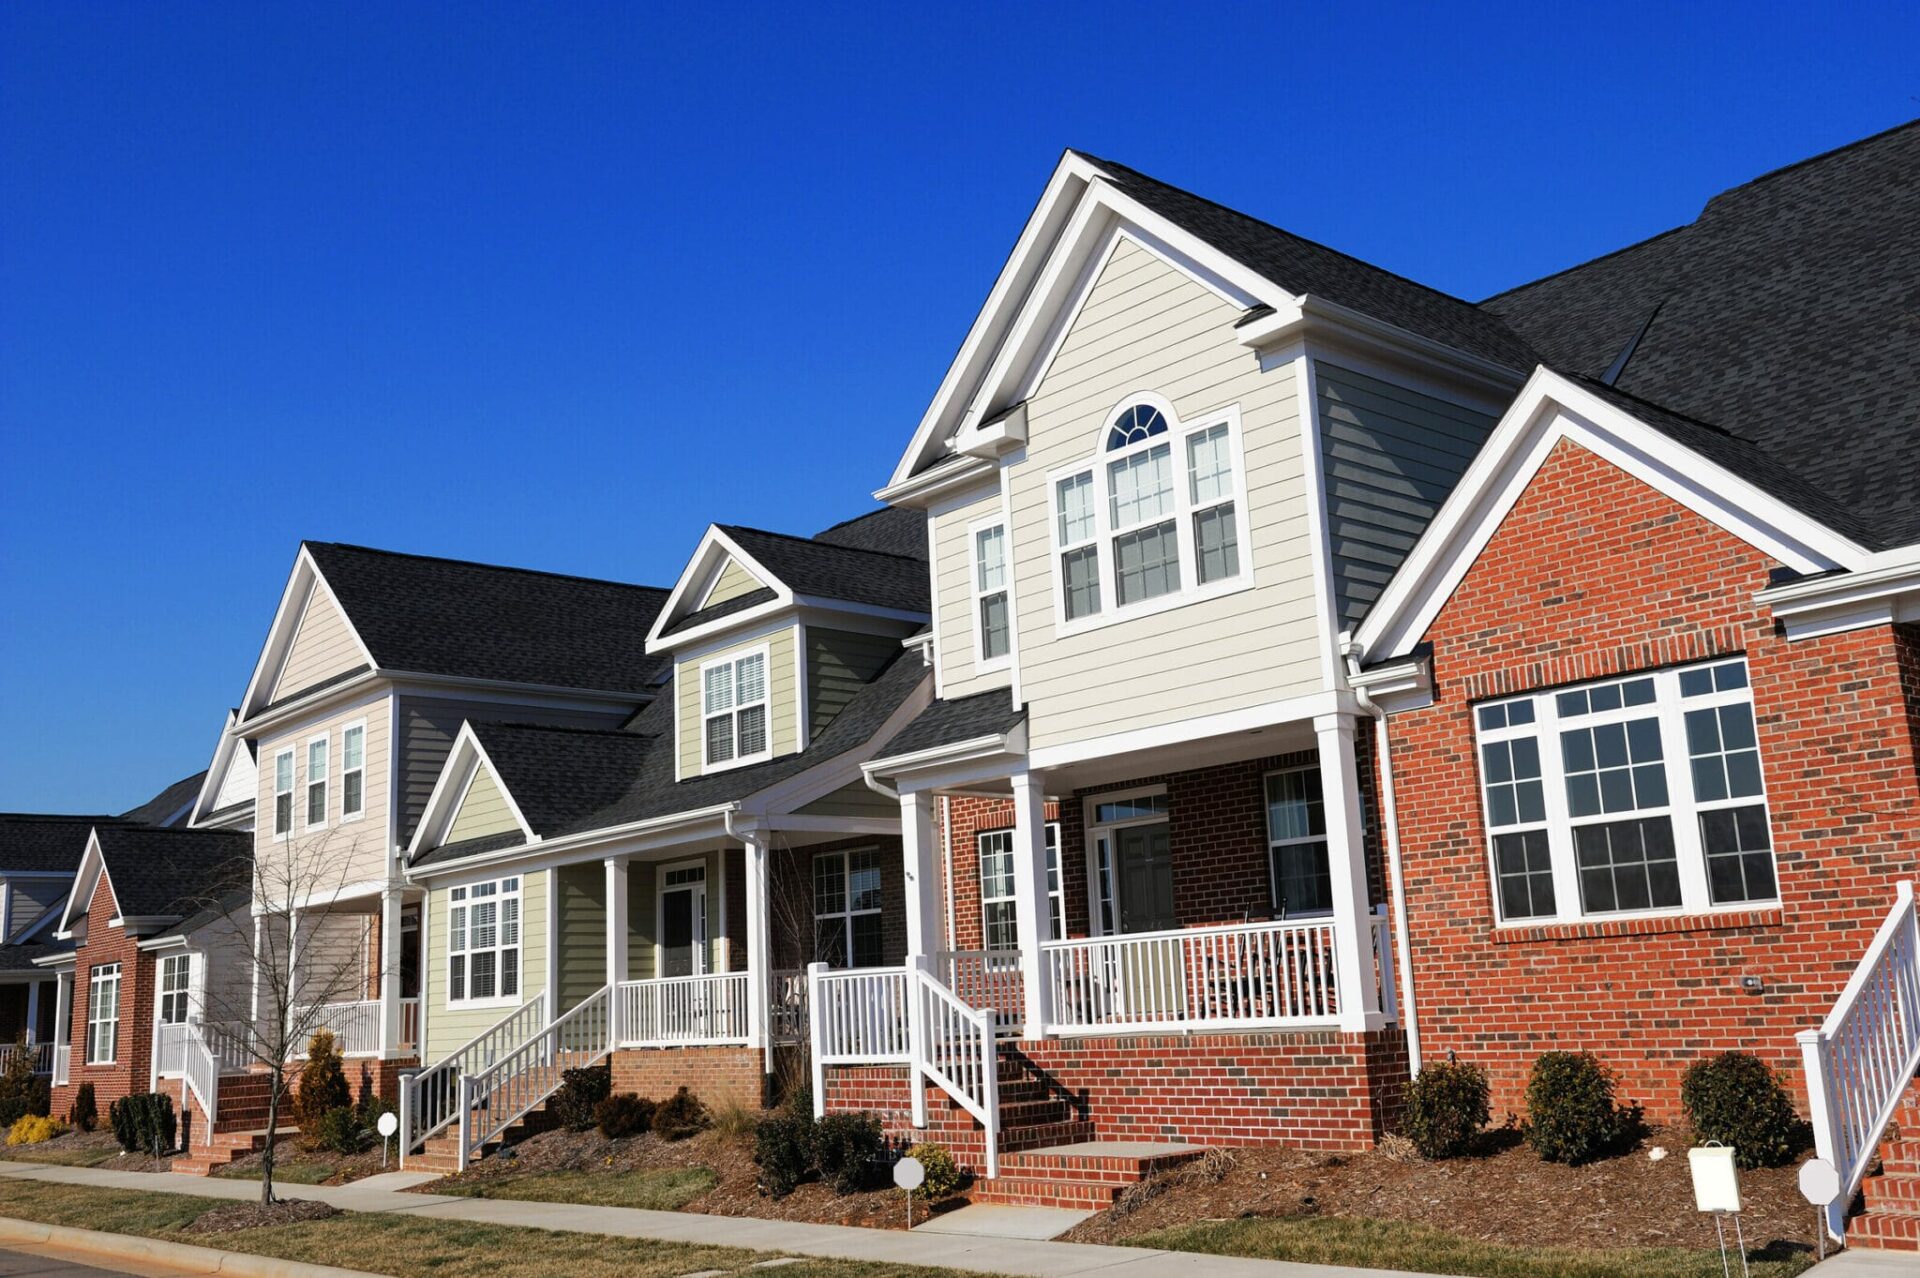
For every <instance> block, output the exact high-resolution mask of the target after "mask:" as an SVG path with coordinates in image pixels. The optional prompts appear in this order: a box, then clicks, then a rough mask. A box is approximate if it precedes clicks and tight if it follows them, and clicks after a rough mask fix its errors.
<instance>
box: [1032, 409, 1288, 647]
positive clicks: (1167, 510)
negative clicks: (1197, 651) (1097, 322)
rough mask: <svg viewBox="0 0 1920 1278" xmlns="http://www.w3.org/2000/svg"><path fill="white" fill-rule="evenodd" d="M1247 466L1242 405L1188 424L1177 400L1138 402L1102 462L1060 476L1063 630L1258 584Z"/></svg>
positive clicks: (1059, 617) (1057, 585)
mask: <svg viewBox="0 0 1920 1278" xmlns="http://www.w3.org/2000/svg"><path fill="white" fill-rule="evenodd" d="M1245 469H1246V468H1245V465H1244V462H1243V460H1242V452H1241V445H1240V414H1239V410H1238V409H1237V408H1232V407H1229V408H1225V409H1220V410H1218V411H1215V412H1212V413H1207V414H1204V415H1202V416H1200V417H1198V418H1196V419H1195V420H1194V422H1192V423H1181V422H1180V421H1179V420H1178V418H1177V417H1176V416H1175V415H1174V411H1173V406H1172V405H1171V404H1169V403H1167V402H1166V401H1165V400H1162V399H1160V398H1158V397H1156V396H1152V395H1136V396H1133V397H1132V398H1131V399H1129V401H1128V402H1127V403H1125V404H1124V405H1122V406H1121V408H1120V409H1119V410H1118V411H1117V412H1115V413H1114V414H1113V416H1112V417H1110V418H1109V419H1108V420H1107V423H1106V425H1105V427H1104V428H1103V430H1102V432H1101V437H1100V442H1099V447H1098V451H1097V452H1096V453H1095V455H1094V456H1093V457H1092V458H1090V459H1088V460H1087V461H1084V462H1081V463H1078V464H1076V465H1074V466H1070V467H1067V468H1065V469H1063V470H1060V471H1056V472H1054V473H1053V474H1051V475H1050V476H1048V492H1049V494H1050V498H1051V500H1052V503H1053V510H1052V516H1053V518H1052V520H1051V523H1052V529H1053V534H1052V535H1053V543H1054V593H1055V620H1056V621H1057V622H1058V624H1059V625H1060V626H1061V627H1062V628H1063V629H1064V630H1066V631H1072V630H1074V629H1080V628H1086V627H1089V626H1092V625H1096V624H1105V623H1106V622H1110V621H1116V620H1121V619H1124V618H1126V617H1129V616H1135V615H1139V614H1141V613H1147V612H1158V611H1160V610H1162V609H1164V608H1172V607H1178V606H1179V605H1181V604H1185V603H1191V602H1194V601H1195V600H1197V599H1203V598H1208V597H1211V596H1213V595H1215V594H1221V593H1225V592H1226V591H1229V590H1235V589H1240V588H1243V587H1245V586H1248V585H1251V584H1252V574H1251V572H1250V569H1249V564H1248V558H1247V555H1246V553H1245V548H1244V546H1243V542H1244V540H1245V536H1244V529H1245V523H1246V506H1247V502H1246V474H1245ZM1096 619H1098V620H1096Z"/></svg>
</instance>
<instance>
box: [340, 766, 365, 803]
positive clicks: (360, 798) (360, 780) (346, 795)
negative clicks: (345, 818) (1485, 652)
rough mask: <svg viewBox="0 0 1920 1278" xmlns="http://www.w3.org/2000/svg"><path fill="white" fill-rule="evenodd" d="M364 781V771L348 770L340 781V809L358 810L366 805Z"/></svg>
mask: <svg viewBox="0 0 1920 1278" xmlns="http://www.w3.org/2000/svg"><path fill="white" fill-rule="evenodd" d="M366 782H367V777H366V774H365V773H364V772H349V773H347V775H346V776H345V777H343V778H341V781H340V811H341V812H343V813H351V812H358V811H360V810H361V808H362V807H364V806H365V805H366Z"/></svg>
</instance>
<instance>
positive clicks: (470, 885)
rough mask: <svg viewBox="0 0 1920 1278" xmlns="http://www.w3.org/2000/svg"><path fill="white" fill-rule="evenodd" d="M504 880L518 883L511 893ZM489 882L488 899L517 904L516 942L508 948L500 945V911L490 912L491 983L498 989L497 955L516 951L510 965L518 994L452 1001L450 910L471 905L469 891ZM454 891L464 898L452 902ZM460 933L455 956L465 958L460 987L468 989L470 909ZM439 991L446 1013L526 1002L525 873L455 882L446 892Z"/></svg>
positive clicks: (470, 981) (470, 982)
mask: <svg viewBox="0 0 1920 1278" xmlns="http://www.w3.org/2000/svg"><path fill="white" fill-rule="evenodd" d="M508 879H515V880H517V881H518V884H519V886H517V887H515V888H514V889H513V890H512V891H511V892H508V891H505V890H504V889H503V888H502V886H501V885H502V884H504V883H505V882H506V881H507V880H508ZM489 883H491V884H493V896H492V898H491V899H492V900H493V901H495V902H505V901H507V900H509V899H512V900H517V901H519V902H520V920H519V921H520V940H519V943H518V944H516V945H513V946H511V947H509V946H504V945H502V944H500V932H501V928H500V914H501V911H499V910H497V909H496V910H495V912H494V923H493V928H494V943H493V945H492V946H491V947H490V948H491V949H492V951H493V953H494V955H495V958H494V965H493V983H494V987H495V988H496V989H498V988H499V985H500V971H501V967H500V961H499V957H498V956H499V954H500V952H501V951H502V950H503V949H508V948H511V949H514V950H517V951H519V953H518V955H517V956H516V957H515V959H514V963H515V972H514V976H515V981H514V984H515V985H516V986H518V987H519V992H518V993H515V994H495V995H493V996H491V997H489V998H473V997H471V996H470V995H469V996H465V997H461V998H455V997H454V996H453V956H454V954H455V953H456V951H455V950H454V948H453V935H454V933H453V911H454V909H455V907H456V906H471V905H472V904H473V889H474V888H476V887H484V886H486V885H487V884H489ZM456 892H461V893H464V894H465V895H464V896H462V897H461V898H459V899H458V900H456V899H455V898H454V893H456ZM460 934H461V936H462V938H463V940H462V948H461V949H460V950H459V951H457V953H459V954H461V955H463V956H465V957H467V959H468V962H467V966H466V968H465V971H464V974H463V975H464V984H465V986H466V988H467V989H469V990H471V989H472V988H473V963H472V956H473V954H474V953H475V950H474V948H473V941H472V938H473V914H472V911H471V910H469V911H468V914H467V921H466V923H465V925H464V926H463V927H462V928H461V929H460ZM479 952H480V953H485V952H486V951H485V950H481V951H479ZM440 988H441V989H442V990H443V991H444V992H445V994H446V1000H447V1008H448V1009H449V1010H452V1009H454V1008H486V1007H518V1006H520V1005H521V1004H522V1003H524V1002H526V1000H527V992H526V991H527V876H526V875H525V874H503V875H501V876H499V877H498V878H491V879H473V880H471V881H469V882H466V883H456V884H454V885H453V886H451V887H449V888H448V889H447V949H446V954H445V956H444V961H443V964H442V966H441V969H440Z"/></svg>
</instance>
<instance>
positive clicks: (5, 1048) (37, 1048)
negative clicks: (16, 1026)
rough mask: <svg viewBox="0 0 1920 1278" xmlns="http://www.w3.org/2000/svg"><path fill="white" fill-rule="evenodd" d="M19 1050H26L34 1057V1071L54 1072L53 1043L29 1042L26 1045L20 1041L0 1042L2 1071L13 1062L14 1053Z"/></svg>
mask: <svg viewBox="0 0 1920 1278" xmlns="http://www.w3.org/2000/svg"><path fill="white" fill-rule="evenodd" d="M19 1051H24V1052H26V1053H27V1054H28V1055H29V1056H31V1057H32V1058H33V1072H34V1073H36V1074H51V1073H53V1044H52V1043H28V1044H26V1046H25V1047H22V1046H21V1045H20V1044H18V1043H0V1072H4V1071H5V1070H6V1068H7V1066H8V1065H10V1064H12V1063H13V1054H14V1053H15V1052H19Z"/></svg>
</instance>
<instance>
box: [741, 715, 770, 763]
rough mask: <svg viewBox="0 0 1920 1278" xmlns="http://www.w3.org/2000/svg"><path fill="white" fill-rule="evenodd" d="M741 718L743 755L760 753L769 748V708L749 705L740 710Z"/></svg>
mask: <svg viewBox="0 0 1920 1278" xmlns="http://www.w3.org/2000/svg"><path fill="white" fill-rule="evenodd" d="M739 718H740V754H741V757H743V758H744V757H745V756H747V755H750V754H759V753H760V752H761V751H762V750H764V749H766V748H767V708H766V707H765V706H764V705H759V706H748V707H747V708H746V709H744V710H742V711H740V712H739Z"/></svg>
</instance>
